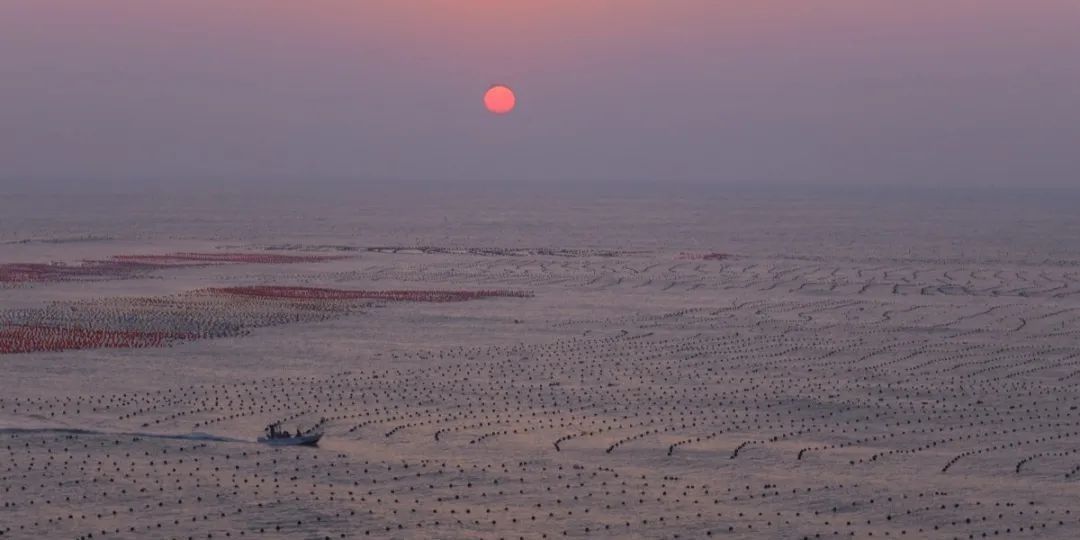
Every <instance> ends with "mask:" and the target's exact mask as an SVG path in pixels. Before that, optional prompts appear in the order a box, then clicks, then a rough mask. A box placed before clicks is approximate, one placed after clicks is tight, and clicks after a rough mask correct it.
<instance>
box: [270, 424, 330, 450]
mask: <svg viewBox="0 0 1080 540" xmlns="http://www.w3.org/2000/svg"><path fill="white" fill-rule="evenodd" d="M322 436H323V433H322V431H321V430H319V429H312V430H308V431H305V432H303V433H301V432H300V431H299V430H297V432H296V434H295V435H293V434H290V433H289V431H288V430H285V431H281V424H280V423H275V424H270V425H269V426H266V435H265V436H263V437H259V442H261V443H263V444H269V445H270V446H316V445H318V444H319V439H322Z"/></svg>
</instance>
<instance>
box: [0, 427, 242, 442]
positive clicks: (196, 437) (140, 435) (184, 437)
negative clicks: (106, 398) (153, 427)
mask: <svg viewBox="0 0 1080 540" xmlns="http://www.w3.org/2000/svg"><path fill="white" fill-rule="evenodd" d="M0 433H10V434H14V435H21V434H25V435H37V434H50V433H54V434H61V435H97V436H103V437H133V438H137V439H170V440H180V441H206V442H227V443H250V442H253V441H249V440H245V439H234V438H231V437H222V436H220V435H211V434H209V433H179V434H172V433H148V432H140V431H98V430H92V429H77V428H0Z"/></svg>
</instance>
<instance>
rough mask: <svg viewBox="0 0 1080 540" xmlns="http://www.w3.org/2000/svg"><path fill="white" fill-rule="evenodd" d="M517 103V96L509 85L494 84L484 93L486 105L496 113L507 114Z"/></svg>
mask: <svg viewBox="0 0 1080 540" xmlns="http://www.w3.org/2000/svg"><path fill="white" fill-rule="evenodd" d="M515 105H517V97H516V96H515V95H514V91H513V90H511V89H510V87H509V86H504V85H501V84H496V85H492V87H491V88H488V91H487V93H485V94H484V106H485V107H487V110H489V111H491V112H493V113H495V114H507V113H509V112H510V111H512V110H514V106H515Z"/></svg>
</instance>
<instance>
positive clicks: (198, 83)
mask: <svg viewBox="0 0 1080 540" xmlns="http://www.w3.org/2000/svg"><path fill="white" fill-rule="evenodd" d="M1077 28H1080V2H1076V1H1075V0H1026V1H1023V2H1018V1H1015V0H934V1H929V0H908V1H905V2H896V1H891V0H821V1H816V2H808V1H803V0H754V1H752V2H751V1H738V2H736V1H729V0H651V1H650V0H588V1H582V0H513V1H507V0H441V1H436V0H426V1H425V0H364V1H362V2H358V1H356V0H305V1H304V2H295V1H291V0H290V1H286V0H260V1H258V2H240V1H236V2H226V1H221V0H154V1H147V0H94V1H93V2H89V1H86V0H4V1H3V2H2V3H0V123H2V125H3V131H2V132H0V162H2V163H4V165H5V171H4V173H3V176H2V177H0V181H3V182H4V183H5V184H7V185H10V184H12V183H15V182H19V181H24V179H25V178H31V177H33V178H39V177H69V178H70V177H85V178H132V179H138V178H202V177H205V178H237V179H245V178H259V177H264V176H278V177H297V178H315V177H334V178H342V177H344V178H356V179H358V180H363V179H369V178H378V179H384V178H409V179H430V180H446V181H453V180H457V179H492V180H506V181H513V180H516V179H521V180H529V181H540V180H546V179H554V180H574V179H602V180H618V179H623V178H626V179H632V180H665V179H685V180H694V181H717V182H741V181H782V182H837V183H893V184H895V183H919V184H925V183H940V182H948V183H957V184H959V183H968V184H984V183H985V184H1002V183H1004V184H1011V183H1035V184H1046V185H1068V184H1072V183H1080V165H1078V160H1076V159H1075V157H1074V156H1075V153H1076V150H1075V145H1076V141H1078V140H1080V62H1077V60H1076V59H1077V58H1080V32H1077V31H1076V29H1077ZM493 83H505V84H509V85H511V86H513V87H514V88H515V90H516V91H517V93H518V97H519V100H520V101H519V109H518V110H517V111H515V112H514V113H513V114H511V115H509V116H506V117H494V116H491V115H488V114H486V113H485V112H484V110H483V107H482V103H481V96H482V94H483V92H484V91H485V90H486V89H487V88H488V87H489V86H490V85H491V84H493Z"/></svg>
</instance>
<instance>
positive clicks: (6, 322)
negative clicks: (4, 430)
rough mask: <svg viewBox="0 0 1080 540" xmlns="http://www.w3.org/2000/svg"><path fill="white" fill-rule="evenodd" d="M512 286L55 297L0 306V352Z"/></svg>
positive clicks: (490, 293)
mask: <svg viewBox="0 0 1080 540" xmlns="http://www.w3.org/2000/svg"><path fill="white" fill-rule="evenodd" d="M529 296H531V293H529V292H525V291H514V290H471V291H449V290H386V291H379V290H347V289H326V288H311V287H280V286H251V287H226V288H209V289H200V290H196V291H190V292H186V293H181V294H176V295H169V296H159V297H131V298H108V299H95V300H85V301H75V302H55V303H52V304H49V305H48V306H46V307H43V308H35V309H18V310H7V311H0V354H15V353H32V352H55V351H65V350H78V349H101V348H144V347H163V346H168V345H171V344H173V343H176V342H181V341H191V340H197V339H214V338H223V337H233V336H240V335H244V334H246V333H247V332H249V331H250V330H251V329H254V328H261V327H267V326H278V325H282V324H290V323H300V322H315V321H320V320H327V319H331V318H336V317H340V316H344V315H347V314H350V313H355V312H358V311H360V310H362V309H363V308H365V307H367V306H370V305H371V304H373V303H378V302H430V303H445V302H465V301H469V300H480V299H484V298H497V297H503V298H527V297H529Z"/></svg>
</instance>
